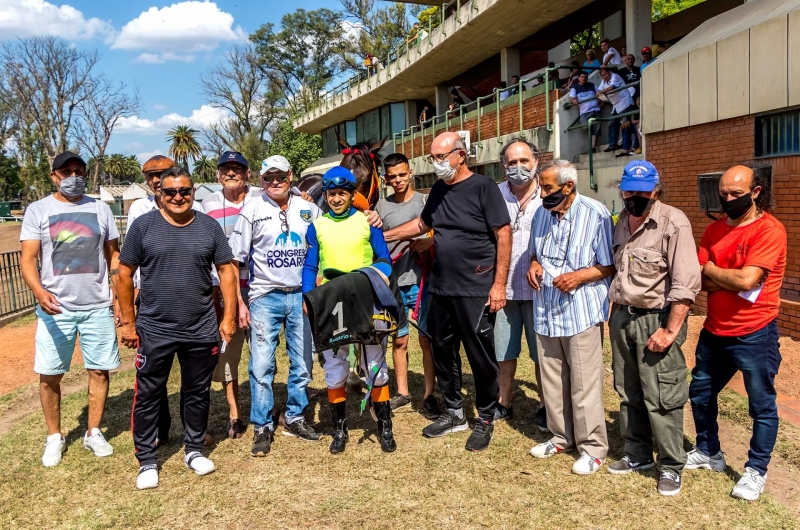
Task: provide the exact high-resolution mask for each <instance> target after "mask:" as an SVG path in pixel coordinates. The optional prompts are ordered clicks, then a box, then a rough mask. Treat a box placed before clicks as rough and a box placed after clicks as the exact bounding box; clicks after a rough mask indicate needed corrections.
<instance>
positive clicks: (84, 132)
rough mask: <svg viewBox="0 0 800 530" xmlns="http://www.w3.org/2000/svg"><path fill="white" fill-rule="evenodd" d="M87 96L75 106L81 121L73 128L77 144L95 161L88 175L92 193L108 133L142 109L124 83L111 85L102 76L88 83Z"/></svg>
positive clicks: (97, 178) (136, 91) (95, 188)
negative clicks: (89, 175) (120, 121)
mask: <svg viewBox="0 0 800 530" xmlns="http://www.w3.org/2000/svg"><path fill="white" fill-rule="evenodd" d="M85 89H86V92H87V96H86V98H85V99H84V100H83V101H81V103H80V104H79V105H78V107H77V110H78V116H79V117H80V118H81V120H80V121H79V123H78V125H77V126H76V128H75V129H76V134H75V136H76V138H77V141H78V144H79V145H81V146H82V147H84V148H85V149H86V150H87V151H88V152H89V153H90V154H91V155H92V157H93V158H94V165H93V166H88V167H89V171H90V172H91V187H90V188H89V189H91V190H92V191H96V190H97V189H98V188H97V186H98V182H99V177H100V163H101V161H102V160H103V156H104V155H105V152H106V147H107V146H108V142H109V140H110V139H111V133H112V132H114V128H115V127H116V125H117V122H118V121H119V119H120V118H123V117H130V116H134V115H136V113H137V112H139V110H140V108H141V104H140V100H139V93H138V90H134V91H133V93H132V94H128V93H127V89H126V87H125V85H124V84H123V83H120V84H119V85H114V84H113V83H112V82H111V81H109V80H108V78H106V77H105V76H99V77H95V78H92V79H90V80H89V81H88V82H87V86H86V87H85Z"/></svg>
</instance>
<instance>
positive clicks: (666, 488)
mask: <svg viewBox="0 0 800 530" xmlns="http://www.w3.org/2000/svg"><path fill="white" fill-rule="evenodd" d="M680 492H681V476H680V475H679V474H677V473H676V472H674V471H672V470H671V469H664V470H662V471H661V477H659V479H658V493H659V494H660V495H664V496H666V497H672V496H673V495H677V494H678V493H680Z"/></svg>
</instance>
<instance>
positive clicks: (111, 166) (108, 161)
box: [103, 153, 126, 182]
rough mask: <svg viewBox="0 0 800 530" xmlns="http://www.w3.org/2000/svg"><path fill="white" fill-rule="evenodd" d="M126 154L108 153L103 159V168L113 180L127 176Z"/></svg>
mask: <svg viewBox="0 0 800 530" xmlns="http://www.w3.org/2000/svg"><path fill="white" fill-rule="evenodd" d="M125 166H126V162H125V156H124V155H121V154H119V153H114V154H113V155H108V156H106V157H105V159H104V160H103V168H104V169H105V172H106V175H108V176H109V177H110V179H111V181H112V182H113V181H114V180H115V179H116V180H120V179H122V178H123V177H124V176H125V169H126V168H125Z"/></svg>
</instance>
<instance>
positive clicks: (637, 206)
mask: <svg viewBox="0 0 800 530" xmlns="http://www.w3.org/2000/svg"><path fill="white" fill-rule="evenodd" d="M622 202H624V203H625V211H627V212H628V213H629V214H631V215H632V216H634V217H641V216H642V215H644V212H646V211H647V208H648V207H649V206H650V197H642V196H641V195H631V196H630V197H628V198H627V199H622Z"/></svg>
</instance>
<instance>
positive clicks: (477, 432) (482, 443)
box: [465, 418, 494, 452]
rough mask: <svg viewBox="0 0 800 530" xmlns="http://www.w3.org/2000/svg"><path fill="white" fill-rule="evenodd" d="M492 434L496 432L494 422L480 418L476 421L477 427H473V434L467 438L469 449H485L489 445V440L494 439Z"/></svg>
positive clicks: (467, 447)
mask: <svg viewBox="0 0 800 530" xmlns="http://www.w3.org/2000/svg"><path fill="white" fill-rule="evenodd" d="M492 434H494V423H492V422H490V421H488V420H483V419H481V418H478V421H476V422H475V428H474V429H472V434H470V435H469V438H467V445H466V446H465V448H466V449H467V451H473V452H477V451H483V450H484V449H486V448H487V447H489V442H490V441H492Z"/></svg>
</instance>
